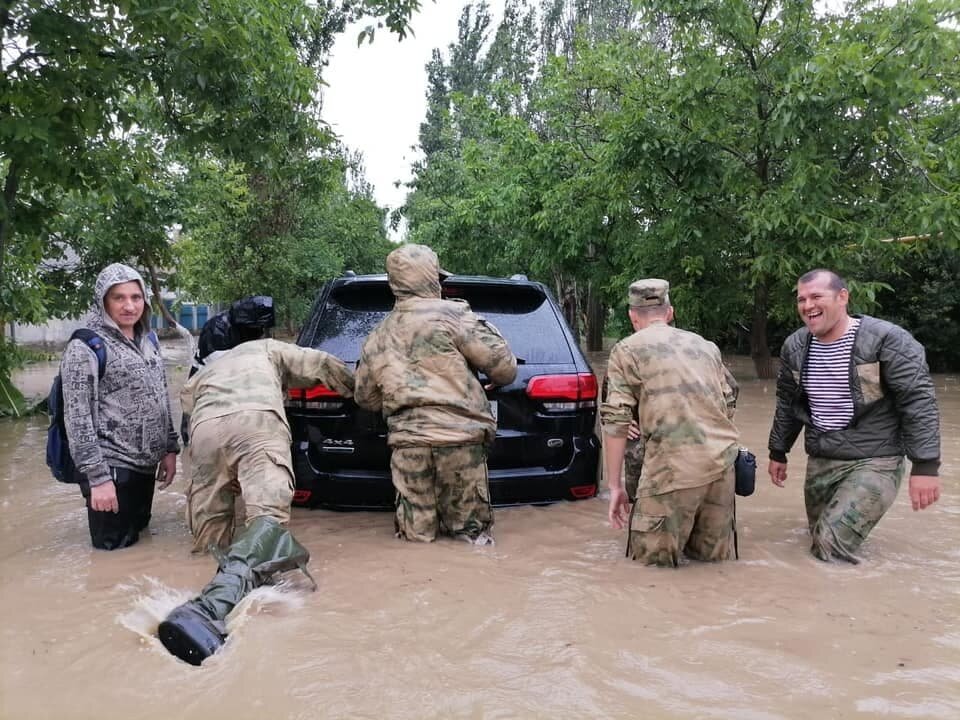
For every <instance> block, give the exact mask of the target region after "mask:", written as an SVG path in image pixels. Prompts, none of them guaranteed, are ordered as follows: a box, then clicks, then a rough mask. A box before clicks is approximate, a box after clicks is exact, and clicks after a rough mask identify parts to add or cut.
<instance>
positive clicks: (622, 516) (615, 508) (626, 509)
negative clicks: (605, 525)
mask: <svg viewBox="0 0 960 720" xmlns="http://www.w3.org/2000/svg"><path fill="white" fill-rule="evenodd" d="M607 518H608V519H609V520H610V525H611V527H613V528H615V529H617V530H621V529H623V528H625V527H626V526H627V522H629V520H630V498H628V497H627V491H626V490H624V488H623V483H620V484H619V485H614V486H612V487H611V488H610V507H609V510H608V511H607Z"/></svg>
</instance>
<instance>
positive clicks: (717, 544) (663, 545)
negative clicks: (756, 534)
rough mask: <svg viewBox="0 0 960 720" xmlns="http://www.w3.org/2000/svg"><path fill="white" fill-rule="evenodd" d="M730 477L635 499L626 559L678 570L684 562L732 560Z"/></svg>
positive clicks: (729, 473) (729, 471)
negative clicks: (685, 560) (690, 560)
mask: <svg viewBox="0 0 960 720" xmlns="http://www.w3.org/2000/svg"><path fill="white" fill-rule="evenodd" d="M733 487H734V472H733V467H730V468H728V469H727V470H726V471H725V472H724V474H723V477H722V478H720V479H719V480H715V481H713V482H712V483H709V484H707V485H701V486H699V487H694V488H687V489H684V490H675V491H673V492H669V493H664V494H662V495H647V496H643V497H640V498H638V499H637V502H636V504H635V505H634V507H633V515H632V517H631V519H630V533H629V536H628V540H627V542H628V545H627V556H628V557H630V558H631V559H633V560H636V561H637V562H642V563H644V564H645V565H659V566H661V567H678V566H679V565H680V564H681V562H682V559H683V557H687V558H690V559H693V560H703V561H709V562H713V561H718V560H729V559H730V558H731V557H733V552H734V540H733V529H734V528H733V523H734V499H735V498H734V489H733Z"/></svg>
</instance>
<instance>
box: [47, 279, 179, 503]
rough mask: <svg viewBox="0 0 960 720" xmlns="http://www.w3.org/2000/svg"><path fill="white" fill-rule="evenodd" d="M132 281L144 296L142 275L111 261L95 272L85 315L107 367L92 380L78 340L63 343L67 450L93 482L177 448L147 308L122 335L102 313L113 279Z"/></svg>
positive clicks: (91, 364)
mask: <svg viewBox="0 0 960 720" xmlns="http://www.w3.org/2000/svg"><path fill="white" fill-rule="evenodd" d="M132 281H133V282H137V283H139V284H140V288H141V290H142V291H143V296H144V300H145V301H146V300H147V297H148V296H147V291H146V286H145V285H144V282H143V278H142V277H140V273H138V272H137V271H136V270H134V269H133V268H131V267H128V266H127V265H122V264H120V263H114V264H112V265H108V266H107V267H105V268H104V269H103V270H102V271H101V272H100V274H99V275H98V276H97V282H96V287H95V291H94V300H93V305H92V306H91V310H90V313H89V315H88V316H87V317H86V318H85V320H84V327H87V328H90V329H91V330H93V331H94V332H95V333H97V334H98V335H99V336H100V337H101V338H103V343H104V346H105V348H106V351H107V365H106V369H105V372H104V375H103V377H102V378H100V377H98V367H97V356H96V354H95V353H94V352H93V350H91V349H90V348H89V347H88V346H87V344H86V343H84V342H83V341H82V340H73V341H72V342H70V343H67V347H66V349H65V350H64V352H63V360H62V361H61V363H60V375H61V378H62V382H63V407H64V425H65V427H66V430H67V440H68V441H69V443H70V455H71V457H72V458H73V461H74V463H75V464H76V466H77V469H78V470H79V471H80V472H81V473H82V474H83V475H84V476H86V478H87V480H88V481H89V482H90V484H91V485H100V484H101V483H104V482H107V481H109V480H110V468H111V467H121V468H126V469H128V470H133V471H135V472H144V473H148V474H149V473H152V472H153V471H154V468H156V465H157V463H158V462H160V459H161V458H162V457H163V456H164V455H165V454H166V453H168V452H177V451H178V450H179V443H178V442H177V436H176V434H175V433H174V431H173V422H172V420H171V413H170V397H169V394H168V391H167V377H166V371H165V369H164V366H163V358H162V357H161V356H160V352H159V351H158V350H157V348H156V347H155V346H154V344H153V343H152V342H151V341H150V340H149V339H148V338H147V333H148V332H149V331H150V306H149V303H148V302H145V305H144V310H143V315H142V316H141V317H140V322H139V323H138V325H137V327H136V330H135V333H136V335H135V337H136V341H132V340H129V339H127V338H126V337H125V336H124V335H123V333H122V332H121V330H120V328H119V327H118V326H117V324H116V323H115V322H114V321H113V319H112V318H110V316H109V315H107V313H106V311H105V310H104V306H103V300H104V298H105V297H106V295H107V291H108V290H109V289H110V288H111V287H113V286H114V285H117V284H119V283H126V282H132Z"/></svg>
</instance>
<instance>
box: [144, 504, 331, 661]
mask: <svg viewBox="0 0 960 720" xmlns="http://www.w3.org/2000/svg"><path fill="white" fill-rule="evenodd" d="M309 560H310V553H309V552H308V551H307V549H306V548H305V547H303V545H301V544H300V543H299V542H297V540H296V538H294V537H293V535H291V534H290V531H289V530H287V529H286V528H285V527H283V526H282V525H280V523H279V522H277V520H276V519H274V518H271V517H258V518H254V519H253V520H252V521H251V522H250V524H249V525H247V528H246V529H245V530H244V531H243V533H241V535H240V536H239V537H238V538H237V539H236V540H235V541H234V543H233V544H232V545H231V546H230V548H229V549H228V550H227V552H226V553H219V554H218V555H217V561H218V563H219V569H218V570H217V574H216V575H214V576H213V579H212V580H211V581H210V582H209V583H207V585H206V587H204V588H203V590H202V591H201V592H200V595H198V596H197V597H195V598H194V599H193V600H190V601H189V602H186V603H184V604H183V605H180V606H179V607H176V608H174V609H173V610H172V611H171V612H170V614H169V615H167V617H166V619H165V620H164V621H163V622H162V623H160V627H159V628H158V630H157V634H158V636H159V637H160V642H162V643H163V646H164V647H165V648H167V650H169V651H170V652H171V653H172V654H173V655H176V656H177V657H178V658H180V659H181V660H184V661H186V662H188V663H190V664H191V665H200V664H201V663H202V662H203V661H204V660H206V659H207V658H208V657H210V656H211V655H213V654H214V653H216V652H217V650H219V649H220V648H221V647H222V646H223V643H224V642H225V641H226V638H227V628H226V624H225V623H224V620H225V619H226V617H227V615H228V614H229V613H230V611H231V610H233V609H234V608H235V607H236V606H237V604H238V603H239V602H240V601H241V600H242V599H243V598H244V597H246V596H247V595H248V594H249V593H250V591H251V590H254V589H255V588H258V587H260V586H261V585H268V584H270V583H271V582H273V580H274V579H275V577H276V576H277V575H279V574H280V573H283V572H286V571H288V570H295V569H297V568H299V569H300V570H302V571H303V573H304V574H305V575H306V576H307V577H308V578H310V574H309V573H308V572H307V569H306V565H307V562H308V561H309ZM310 581H311V582H313V578H310ZM316 587H317V586H316V583H313V589H314V590H316Z"/></svg>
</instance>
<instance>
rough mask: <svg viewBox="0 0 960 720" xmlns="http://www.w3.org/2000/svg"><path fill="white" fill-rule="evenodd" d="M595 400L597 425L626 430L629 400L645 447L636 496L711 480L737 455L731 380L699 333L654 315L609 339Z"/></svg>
mask: <svg viewBox="0 0 960 720" xmlns="http://www.w3.org/2000/svg"><path fill="white" fill-rule="evenodd" d="M607 377H608V378H609V385H608V391H607V397H606V400H605V401H604V402H603V404H602V405H601V407H600V418H601V422H602V423H603V431H604V433H605V434H607V435H611V436H613V437H626V434H627V429H628V427H629V426H630V420H631V419H632V417H633V412H634V409H635V408H636V410H637V412H638V415H639V421H640V427H641V431H642V433H643V439H644V446H645V454H644V460H643V474H642V476H641V478H640V486H639V489H638V491H637V494H638V495H639V496H648V495H659V494H661V493H665V492H672V491H674V490H682V489H685V488H693V487H699V486H701V485H705V484H707V483H709V482H713V481H714V480H717V479H718V478H719V477H720V475H721V473H723V471H724V470H725V469H726V468H728V467H729V466H730V465H732V464H733V461H734V460H735V459H736V456H737V444H738V433H737V428H736V426H735V425H734V424H733V412H734V408H735V406H736V399H737V390H738V388H737V383H736V381H735V380H734V379H733V376H732V375H731V374H730V372H729V370H727V368H726V367H725V366H724V364H723V362H722V361H721V359H720V351H719V350H718V349H717V346H716V345H714V344H713V343H712V342H709V341H707V340H704V339H703V338H702V337H700V336H699V335H697V334H695V333H692V332H687V331H685V330H679V329H677V328H673V327H670V326H669V325H666V324H664V323H654V324H652V325H650V326H648V327H646V328H644V329H643V330H639V331H638V332H635V333H634V334H633V335H631V336H630V337H628V338H625V339H624V340H621V341H620V342H619V343H617V344H616V345H615V346H614V348H613V350H612V351H611V352H610V360H609V362H608V365H607Z"/></svg>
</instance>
